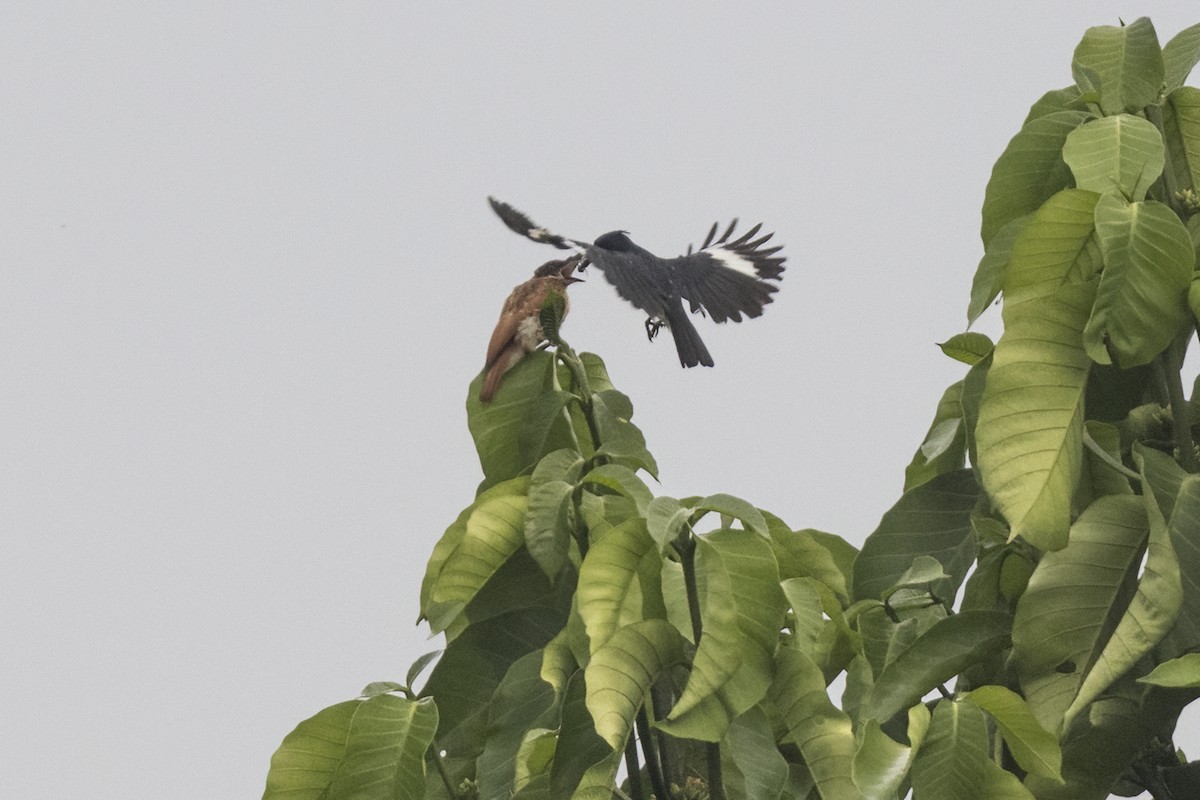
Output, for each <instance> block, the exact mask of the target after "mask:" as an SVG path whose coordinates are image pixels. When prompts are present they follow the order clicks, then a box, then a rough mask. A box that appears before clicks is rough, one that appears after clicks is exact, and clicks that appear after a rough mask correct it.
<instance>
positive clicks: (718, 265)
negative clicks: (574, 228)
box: [488, 197, 784, 367]
mask: <svg viewBox="0 0 1200 800" xmlns="http://www.w3.org/2000/svg"><path fill="white" fill-rule="evenodd" d="M488 202H489V203H490V204H491V206H492V210H493V211H495V212H496V214H497V215H498V216H499V217H500V219H501V220H503V222H504V224H505V225H507V226H508V227H509V229H510V230H513V231H515V232H516V233H519V234H521V235H522V236H524V237H526V238H528V239H531V240H533V241H535V242H541V243H543V244H549V245H553V246H554V247H557V248H559V249H562V250H569V249H575V250H578V251H579V254H580V255H582V257H583V260H582V261H581V262H580V264H579V270H580V271H583V270H584V269H586V268H587V267H588V266H589V265H591V264H595V265H596V266H597V267H599V268H600V270H601V271H602V272H603V273H604V277H605V278H607V279H608V282H609V283H611V284H612V285H613V286H614V287H615V288H616V290H617V294H619V295H620V296H621V297H622V298H624V299H625V300H627V301H629V302H630V303H632V304H633V305H634V306H636V307H637V308H640V309H641V310H642V311H645V312H646V314H647V315H648V316H647V318H646V336H647V337H648V338H649V339H650V340H651V341H653V340H654V337H655V336H656V335H658V332H659V331H660V330H661V329H662V328H664V327H665V328H667V329H668V330H669V331H671V336H672V337H673V338H674V339H675V349H676V351H678V353H679V363H680V364H681V365H682V366H684V367H695V366H698V365H701V364H703V365H704V366H706V367H711V366H712V365H713V358H712V355H711V354H709V352H708V348H707V347H705V346H704V340H703V339H701V338H700V333H699V332H698V331H697V330H696V326H695V325H693V324H692V320H691V318H690V317H689V316H688V314H687V311H685V309H684V307H683V301H685V300H686V301H687V303H688V307H689V309H690V311H691V312H692V313H693V314H694V313H697V312H699V313H701V314H707V315H708V316H709V317H711V318H712V320H713V321H714V322H726V321H729V320H732V321H733V322H741V321H742V315H743V314H744V315H745V316H747V317H757V316H760V315H761V314H762V312H763V307H764V306H766V304H767V303H770V302H771V301H772V299H773V298H772V297H771V295H773V294H774V293H775V292H776V291H778V289H779V287H778V286H776V285H775V284H774V283H769V282H768V281H771V280H775V281H779V280H782V279H783V270H784V258H783V256H780V255H778V253H779V251H780V250H782V249H783V247H782V246H775V247H766V248H764V247H763V245H764V244H766V243H767V242H768V241H769V240H770V239H771V237H772V236H774V234H773V233H768V234H766V235H764V236H760V237H759V238H757V239H756V238H754V237H755V236H756V235H757V234H758V232H759V229H761V228H762V225H761V224H758V225H755V226H754V227H752V228H751V229H750V230H748V231H746V232H745V233H743V234H742V235H741V236H739V237H737V238H736V239H731V238H730V237H731V236H733V231H734V228H735V227H736V226H737V220H736V219H735V220H734V221H733V222H731V223H730V224H729V226H728V227H727V228H725V231H724V233H722V234H721V235H720V236H717V231H718V229H719V226H718V225H717V223H713V226H712V228H711V229H709V231H708V236H706V237H705V238H704V243H703V244H701V245H700V248H699V249H698V250H696V251H695V252H693V251H692V248H691V246H690V245H689V246H688V250H687V253H686V254H684V255H682V256H676V257H675V258H660V257H658V256H656V255H654V254H653V253H651V252H650V251H649V250H647V249H645V248H644V247H639V246H638V245H636V244H634V242H633V240H632V239H630V238H629V232H628V231H620V230H618V231H611V232H609V233H606V234H604V235H603V236H601V237H599V238H598V239H596V241H594V242H592V243H591V244H589V243H587V242H582V241H579V240H578V239H568V238H565V237H563V236H559V235H558V234H555V233H551V232H550V231H548V230H547V229H545V228H542V227H540V226H538V225H535V224H534V222H533V221H532V220H531V219H529V217H527V216H526V215H525V214H523V213H522V212H520V211H518V210H516V209H515V208H513V207H512V206H510V205H508V204H507V203H503V202H501V201H499V200H497V199H495V198H494V197H489V198H488Z"/></svg>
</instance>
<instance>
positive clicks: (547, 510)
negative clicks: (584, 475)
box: [525, 449, 583, 580]
mask: <svg viewBox="0 0 1200 800" xmlns="http://www.w3.org/2000/svg"><path fill="white" fill-rule="evenodd" d="M582 469H583V458H582V457H581V456H580V455H579V453H578V452H576V451H575V450H568V449H563V450H555V451H554V452H553V453H550V454H549V455H547V456H546V457H545V458H543V459H542V460H541V461H539V462H538V464H537V466H536V467H534V469H533V478H532V480H531V482H530V486H529V503H528V507H527V509H526V513H525V547H526V548H527V549H528V550H529V554H530V555H531V556H533V559H534V561H536V562H537V563H538V566H540V567H541V568H542V571H543V572H545V573H546V577H548V578H550V580H554V579H556V578H557V577H558V576H559V574H560V573H561V572H562V570H563V567H564V566H566V563H567V551H568V549H569V546H570V540H571V531H570V526H571V514H572V509H571V494H572V492H574V491H575V483H576V482H577V481H578V480H579V475H580V473H581V472H582Z"/></svg>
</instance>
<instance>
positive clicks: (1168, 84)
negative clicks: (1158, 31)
mask: <svg viewBox="0 0 1200 800" xmlns="http://www.w3.org/2000/svg"><path fill="white" fill-rule="evenodd" d="M1197 62H1200V24H1196V25H1193V26H1191V27H1190V28H1184V29H1183V30H1181V31H1180V32H1179V33H1177V34H1175V35H1174V36H1172V37H1171V41H1169V42H1167V43H1166V45H1164V46H1163V65H1164V71H1163V92H1164V93H1166V94H1170V93H1171V92H1173V91H1175V90H1176V89H1178V88H1179V87H1180V86H1183V82H1184V81H1186V80H1187V76H1188V75H1189V74H1190V73H1191V71H1192V68H1193V67H1195V66H1196V63H1197Z"/></svg>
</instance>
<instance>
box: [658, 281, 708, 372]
mask: <svg viewBox="0 0 1200 800" xmlns="http://www.w3.org/2000/svg"><path fill="white" fill-rule="evenodd" d="M667 327H668V328H670V329H671V336H672V338H674V339H675V350H676V351H677V352H678V353H679V363H680V364H681V365H683V366H685V367H695V366H699V365H701V364H703V365H704V366H706V367H711V366H712V365H713V358H712V356H711V355H709V352H708V348H707V347H705V346H704V340H703V339H701V338H700V332H699V331H697V330H696V326H695V325H693V324H692V321H691V319H689V318H688V315H687V312H686V311H684V310H683V303H682V302H681V301H680V300H679V299H678V298H677V299H676V300H675V302H674V303H672V304H670V305H668V306H667Z"/></svg>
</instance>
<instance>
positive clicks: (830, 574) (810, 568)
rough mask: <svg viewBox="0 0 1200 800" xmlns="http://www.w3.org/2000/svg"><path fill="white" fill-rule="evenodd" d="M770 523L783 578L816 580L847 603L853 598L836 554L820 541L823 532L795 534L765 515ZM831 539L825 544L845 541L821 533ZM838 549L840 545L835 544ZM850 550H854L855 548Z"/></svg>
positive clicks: (772, 542)
mask: <svg viewBox="0 0 1200 800" xmlns="http://www.w3.org/2000/svg"><path fill="white" fill-rule="evenodd" d="M763 517H764V518H765V519H766V521H767V531H768V532H769V533H770V534H771V547H772V549H773V550H774V551H775V561H776V563H777V564H778V565H779V576H780V578H781V579H787V578H814V579H816V580H818V581H820V582H821V583H823V584H824V585H825V586H828V587H829V589H830V590H831V591H832V592H833V593H834V594H836V595H837V597H838V599H839V600H841V601H843V602H845V601H847V600H848V599H849V595H848V593H847V587H846V575H845V573H843V572H842V566H841V565H839V563H838V561H837V560H836V559H835V557H834V554H833V553H832V552H830V550H829V549H828V548H827V547H826V546H825V545H824V544H822V543H821V541H822V540H819V539H818V538H817V534H820V531H813V530H799V531H794V530H792V529H791V528H789V527H788V526H787V523H785V522H784V521H783V520H781V519H780V518H779V517H777V516H775V515H774V514H768V513H767V512H763ZM821 536H823V537H829V538H826V539H824V541H834V540H836V541H839V542H840V541H842V540H841V539H840V538H838V537H836V536H834V535H833V534H821ZM835 546H836V545H835ZM847 547H850V549H851V551H853V547H851V546H850V545H847ZM856 554H857V551H853V552H851V553H850V559H849V561H848V563H846V564H845V567H846V568H847V569H852V568H853V563H854V561H853V560H854V557H855V555H856Z"/></svg>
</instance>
